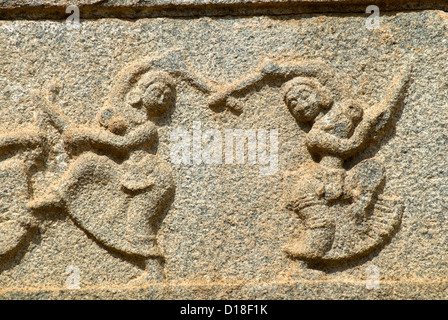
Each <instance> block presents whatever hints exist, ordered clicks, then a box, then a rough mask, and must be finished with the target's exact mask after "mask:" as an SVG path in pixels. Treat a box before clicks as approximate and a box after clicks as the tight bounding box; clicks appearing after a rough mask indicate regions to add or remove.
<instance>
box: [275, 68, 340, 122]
mask: <svg viewBox="0 0 448 320" xmlns="http://www.w3.org/2000/svg"><path fill="white" fill-rule="evenodd" d="M283 92H284V95H283V98H284V101H285V104H286V106H287V107H288V109H289V111H290V112H291V114H292V115H293V117H294V118H296V120H297V121H299V122H309V121H314V119H315V118H316V116H317V115H318V114H319V112H320V111H321V110H323V109H328V108H329V107H331V105H332V104H333V97H332V95H331V93H330V92H329V91H328V89H326V88H325V87H323V86H322V85H321V84H320V83H319V82H318V81H317V80H315V79H313V78H305V77H296V78H294V79H292V80H290V81H288V82H286V83H285V84H284V89H283Z"/></svg>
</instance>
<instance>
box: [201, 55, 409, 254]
mask: <svg viewBox="0 0 448 320" xmlns="http://www.w3.org/2000/svg"><path fill="white" fill-rule="evenodd" d="M409 76H410V67H406V68H404V69H403V71H402V72H401V73H400V75H398V76H397V77H396V78H395V79H394V80H393V82H392V84H391V86H390V87H389V89H388V90H387V92H386V94H385V96H384V98H383V99H382V101H381V102H380V103H379V104H378V105H376V106H374V107H372V108H365V107H364V106H362V105H361V103H359V102H358V101H356V100H354V99H346V100H343V101H340V102H337V103H335V102H334V98H333V96H332V94H331V92H330V90H329V89H328V88H327V87H326V84H327V83H329V82H330V81H329V80H330V79H331V78H333V77H334V74H333V72H332V71H331V69H330V68H329V67H328V66H327V65H326V64H325V63H324V62H322V61H320V60H311V61H305V60H304V61H297V62H289V63H277V62H275V61H267V62H265V63H264V64H262V65H261V66H260V67H259V68H258V69H257V70H256V71H255V72H252V73H250V74H249V75H248V76H247V77H245V78H243V79H242V80H239V81H236V82H234V83H231V84H229V85H227V86H223V89H221V90H218V92H216V93H214V94H213V95H212V97H211V99H210V103H209V106H210V107H211V108H218V107H222V106H224V107H227V108H229V109H231V110H234V111H238V112H242V107H241V105H240V103H239V101H238V100H237V97H238V96H239V95H241V94H245V93H247V92H248V91H250V90H251V89H252V88H253V87H254V86H255V85H257V84H263V83H264V81H265V80H270V81H271V82H272V80H281V81H282V82H283V83H284V102H285V104H286V105H287V107H288V109H289V111H290V112H291V114H292V115H293V117H294V118H295V119H296V120H297V121H298V122H302V123H309V124H310V125H311V129H310V131H309V132H308V134H307V135H306V141H305V143H306V146H307V148H308V150H309V152H310V153H311V154H312V155H313V156H314V158H315V159H317V161H318V162H314V161H312V162H309V163H308V164H306V165H304V166H303V167H302V168H301V169H300V170H299V171H297V172H295V173H294V175H295V176H296V177H298V181H296V183H295V184H293V186H292V188H291V190H288V192H285V195H286V196H287V197H288V200H287V203H288V204H287V208H288V209H290V210H293V211H294V212H295V213H296V214H297V215H298V216H299V217H300V218H301V219H302V221H303V224H304V226H305V236H304V237H303V239H300V240H299V241H296V242H295V243H293V244H290V245H288V246H286V248H285V251H286V252H287V253H288V254H289V255H290V256H291V257H294V258H298V259H302V260H307V261H318V260H321V261H322V260H328V261H329V260H340V259H345V258H352V257H355V256H357V255H361V254H364V253H366V252H368V251H369V250H371V249H372V248H375V247H376V246H378V245H381V244H383V243H384V242H385V241H386V239H387V238H388V237H389V236H390V235H391V234H392V233H393V231H394V229H395V227H396V226H397V225H398V223H399V221H400V219H401V206H400V205H399V204H398V203H397V200H396V199H395V198H390V197H389V198H386V197H383V198H381V199H380V197H379V195H378V192H379V189H380V187H381V185H382V183H383V182H384V179H385V171H384V166H383V164H382V163H381V162H380V161H378V160H377V159H374V158H373V159H367V160H364V161H362V162H360V163H358V164H357V165H355V166H354V167H353V168H351V169H350V170H348V171H347V170H346V169H345V168H344V166H343V165H344V162H345V161H346V160H348V159H350V158H352V157H354V156H356V155H357V154H358V153H359V152H360V151H362V150H363V148H365V146H366V144H367V143H368V142H371V141H374V140H375V139H377V138H378V137H379V136H380V135H381V134H382V133H383V132H384V129H385V128H386V127H387V126H388V125H389V124H390V123H391V122H392V117H393V115H394V114H395V113H396V112H397V111H398V109H399V105H400V101H401V99H402V97H403V93H404V91H405V90H406V87H407V84H408V82H409ZM333 86H334V85H333ZM372 211H373V212H372ZM338 228H339V232H337V229H338ZM344 233H347V234H346V235H344ZM350 234H351V235H352V237H353V239H355V238H356V240H355V241H354V242H355V243H354V244H353V245H351V244H347V243H344V239H345V240H347V237H348V236H349V235H350ZM336 238H338V239H336ZM358 240H359V241H358ZM345 242H346V241H345Z"/></svg>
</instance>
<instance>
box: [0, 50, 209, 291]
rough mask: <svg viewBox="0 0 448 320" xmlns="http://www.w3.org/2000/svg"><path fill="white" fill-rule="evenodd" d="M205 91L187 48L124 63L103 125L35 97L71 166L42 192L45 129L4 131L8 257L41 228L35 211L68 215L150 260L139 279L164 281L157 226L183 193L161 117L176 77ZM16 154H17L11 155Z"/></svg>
mask: <svg viewBox="0 0 448 320" xmlns="http://www.w3.org/2000/svg"><path fill="white" fill-rule="evenodd" d="M178 79H182V80H183V81H187V82H188V83H189V84H191V85H193V86H195V87H197V88H199V89H200V90H202V91H204V92H209V91H210V90H211V87H210V85H209V84H208V83H205V82H203V81H202V80H201V79H200V77H197V76H196V75H194V73H191V72H190V71H189V70H188V68H187V67H186V66H185V64H183V57H182V56H181V54H180V52H179V51H171V52H168V53H167V54H165V55H162V56H161V57H157V58H155V59H154V58H148V59H143V60H142V61H138V62H136V63H134V64H132V65H130V66H128V67H126V68H124V69H123V70H122V71H121V72H120V74H119V75H118V77H117V79H116V81H115V82H114V86H113V87H112V89H111V90H110V93H109V96H108V99H107V101H106V103H105V105H104V107H103V108H102V109H101V110H99V112H98V114H97V117H96V119H95V123H94V124H93V125H90V126H80V125H76V124H74V123H72V122H71V121H70V119H69V118H68V117H67V116H66V115H65V114H64V113H63V112H62V110H61V109H60V108H59V107H58V106H57V105H56V104H55V103H53V102H52V99H50V96H51V93H49V92H48V93H47V92H41V91H35V92H33V93H32V96H33V98H34V100H35V102H36V104H37V105H38V106H39V107H40V108H41V110H42V111H43V114H42V116H43V118H44V119H46V121H47V122H48V123H50V124H51V125H52V126H53V127H55V128H56V129H57V131H59V133H60V135H61V139H62V142H63V147H64V150H65V152H66V154H67V156H68V159H69V165H68V168H67V170H66V171H65V172H64V174H63V175H62V177H60V179H59V180H58V181H55V182H54V183H52V184H51V185H50V186H49V187H48V188H47V191H46V192H45V194H44V195H42V196H39V197H34V195H33V192H32V188H33V186H32V183H31V181H30V175H31V174H32V172H31V171H30V168H31V167H32V164H33V162H35V161H37V159H40V158H44V156H43V152H42V150H41V149H43V147H44V145H45V144H46V139H45V133H43V132H41V131H39V130H37V129H36V128H34V129H33V130H32V129H30V130H28V131H21V132H19V133H17V134H3V135H0V150H1V151H2V153H3V154H6V156H4V157H3V158H6V160H3V159H2V160H3V161H2V162H1V164H0V179H1V180H2V189H4V192H3V193H2V195H1V196H2V197H4V198H5V199H4V200H3V199H2V206H1V208H2V211H1V216H0V217H1V220H0V256H1V255H3V254H6V253H8V252H10V251H11V250H13V249H15V248H16V247H17V246H18V245H19V244H20V242H21V241H22V239H23V238H24V237H25V235H26V233H27V230H28V229H29V228H31V227H33V226H35V224H36V221H35V219H34V217H33V214H32V213H33V212H39V211H42V210H48V209H52V210H58V211H61V212H66V213H67V214H68V215H69V216H70V218H71V219H72V220H73V221H74V222H75V224H76V225H77V226H78V227H79V228H81V229H82V230H83V231H84V232H86V233H87V234H88V235H89V236H91V237H92V238H93V239H94V240H95V241H97V242H98V243H100V244H101V245H103V246H104V247H106V248H108V249H111V250H115V251H118V252H121V253H122V254H124V255H125V256H126V255H128V256H134V257H140V258H143V259H146V271H147V272H146V273H144V274H143V275H142V276H141V278H140V279H136V280H134V281H137V282H138V281H146V280H148V279H149V280H160V279H163V277H164V275H163V268H162V265H163V253H162V252H161V250H160V249H159V247H158V245H157V239H156V236H157V231H158V227H159V225H160V222H161V220H162V219H163V216H164V213H165V211H166V210H167V209H168V207H169V204H170V202H171V201H172V199H173V196H174V192H175V184H174V181H173V174H172V171H171V168H170V165H169V164H168V163H166V162H165V161H164V160H162V159H160V158H159V157H158V156H157V144H158V130H157V124H156V123H157V119H159V120H160V119H162V118H169V115H170V112H171V111H172V109H173V108H174V107H175V102H176V81H177V80H178ZM8 157H9V158H10V159H9V158H8Z"/></svg>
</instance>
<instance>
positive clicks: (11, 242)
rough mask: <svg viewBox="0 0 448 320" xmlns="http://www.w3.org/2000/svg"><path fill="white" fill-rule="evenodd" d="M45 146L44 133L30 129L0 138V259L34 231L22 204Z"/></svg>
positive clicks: (27, 212) (4, 134) (25, 208)
mask: <svg viewBox="0 0 448 320" xmlns="http://www.w3.org/2000/svg"><path fill="white" fill-rule="evenodd" d="M45 146H46V136H45V133H43V132H40V131H38V130H35V129H34V130H33V128H27V129H23V130H21V131H18V132H10V133H2V134H0V154H1V158H0V181H2V183H1V186H0V258H1V257H3V256H5V255H7V254H9V253H11V252H13V251H14V250H15V249H16V248H17V247H18V245H19V244H20V243H22V241H23V240H24V239H25V238H26V235H27V234H28V232H29V231H30V230H31V229H32V228H34V227H36V220H35V219H34V217H33V216H32V214H31V212H30V211H29V210H28V209H27V207H26V203H27V201H28V200H29V198H30V197H31V196H32V190H31V181H30V177H31V174H32V172H33V171H34V170H35V165H36V163H37V162H39V161H41V160H42V157H43V155H44V149H45Z"/></svg>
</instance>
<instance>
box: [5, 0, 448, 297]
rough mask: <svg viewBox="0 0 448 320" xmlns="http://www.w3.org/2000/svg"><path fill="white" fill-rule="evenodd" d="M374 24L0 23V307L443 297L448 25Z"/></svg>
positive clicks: (341, 17) (418, 15) (388, 19)
mask: <svg viewBox="0 0 448 320" xmlns="http://www.w3.org/2000/svg"><path fill="white" fill-rule="evenodd" d="M17 3H18V2H7V1H4V2H1V7H2V8H7V7H13V6H15V4H17ZM27 4H30V5H32V3H31V2H30V3H28V2H27ZM36 4H39V5H40V4H41V3H36ZM57 4H58V3H51V2H49V3H48V5H49V6H50V7H51V6H53V5H57ZM60 5H61V6H65V3H60ZM127 5H129V4H128V3H126V2H124V6H127ZM380 9H381V8H380ZM11 14H12V15H14V14H15V13H14V12H12V13H11ZM25 14H28V13H26V12H25ZM81 17H82V11H81ZM367 17H368V15H366V14H363V13H360V14H347V15H346V14H332V13H325V14H317V13H316V14H296V15H261V16H250V15H249V16H239V17H215V16H210V17H199V16H197V17H188V18H181V17H177V18H168V17H159V18H142V19H135V20H121V19H114V18H108V17H107V16H105V17H104V19H100V20H93V19H92V20H91V19H81V25H80V28H79V29H73V28H71V27H70V25H68V24H67V23H66V21H65V20H54V21H51V20H32V19H21V20H17V21H14V20H4V21H0V44H1V45H0V56H1V57H2V58H1V60H0V64H1V65H0V70H1V71H0V72H1V73H0V106H1V107H0V123H1V131H0V152H1V162H0V181H1V182H2V184H1V187H0V190H1V193H0V199H2V200H1V201H2V202H1V211H0V296H1V297H2V298H4V299H12V298H30V299H39V298H51V299H62V298H77V299H81V298H117V299H122V298H136V299H147V298H152V299H164V298H165V299H166V298H187V299H189V298H191V299H193V298H218V299H223V298H232V299H239V298H247V299H254V298H260V299H263V298H280V299H298V298H300V299H318V298H343V299H347V298H372V299H386V298H438V299H444V298H447V296H448V283H447V281H446V274H447V270H448V255H447V252H448V229H447V218H446V217H447V209H448V205H447V199H448V184H447V182H446V181H447V177H448V172H447V164H448V163H447V162H448V161H447V159H446V154H447V151H448V144H447V130H446V128H447V125H448V96H447V89H448V76H447V74H448V73H447V71H448V66H447V61H448V50H447V48H448V41H447V39H446V38H447V37H446V35H447V27H448V15H447V14H446V13H445V12H443V11H438V10H428V11H415V12H397V11H394V12H388V13H382V14H381V19H380V22H381V24H380V27H379V28H378V29H373V30H369V29H368V28H367V27H366V19H367ZM208 129H214V130H215V131H208V132H207V130H208ZM231 129H243V130H253V131H252V133H254V134H255V137H257V139H256V140H255V141H256V144H255V145H256V146H257V147H258V148H261V149H260V150H257V151H258V152H255V154H256V157H255V158H253V159H251V158H250V157H251V155H254V153H250V149H251V146H249V147H248V150H246V151H248V152H249V155H247V154H246V156H245V158H243V159H242V161H241V162H240V163H236V160H234V161H233V162H231V163H229V161H226V156H230V155H233V152H232V153H231V154H230V153H229V154H227V155H226V148H228V147H229V144H228V141H227V140H226V130H227V132H228V130H231ZM247 133H248V132H246V134H247ZM207 134H208V137H206V135H207ZM236 134H237V135H238V134H239V132H238V131H237V132H236ZM198 135H199V138H198ZM249 135H250V132H249ZM263 135H266V136H267V141H266V144H267V147H268V149H267V151H266V156H267V157H268V159H270V162H266V163H263V162H262V160H263V159H262V157H261V156H262V155H263V154H262V152H261V151H263V150H264V149H265V148H264V145H263V139H262V136H263ZM210 136H212V138H213V139H214V140H213V142H210V141H209V140H210ZM179 137H184V138H185V137H187V138H188V139H187V140H182V141H184V142H185V141H190V144H188V145H187V149H188V150H189V151H190V153H189V154H188V153H185V154H184V158H182V157H181V155H182V150H184V151H185V150H186V149H182V148H180V147H179V141H181V140H178V138H179ZM276 137H277V140H278V153H277V152H276V144H275V140H276ZM219 138H221V141H220V140H219ZM265 138H266V137H265ZM198 139H199V140H198ZM197 141H200V142H199V143H196V144H195V142H197ZM210 143H212V144H213V143H214V145H215V146H216V147H217V148H220V150H221V151H222V153H221V154H218V157H216V158H213V156H214V155H216V153H213V152H211V153H210V154H212V155H213V156H212V157H211V158H210V157H207V154H208V153H207V150H208V149H207V147H209V146H210ZM252 146H254V145H252ZM204 149H205V151H204ZM198 150H202V152H203V154H202V157H200V156H201V155H200V154H199V153H198ZM215 150H216V149H215ZM236 153H237V154H236V156H237V157H238V151H236ZM198 154H199V156H198ZM176 155H178V156H176ZM276 155H277V156H278V158H276ZM199 159H202V160H201V161H199ZM276 159H278V161H277V160H276ZM182 161H183V162H182ZM213 161H214V162H215V163H211V162H213ZM185 162H188V163H185ZM199 162H202V163H199ZM375 277H377V278H375ZM375 279H377V280H379V283H377V282H375ZM376 284H378V285H379V287H378V286H375V285H376ZM372 286H373V287H372Z"/></svg>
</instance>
